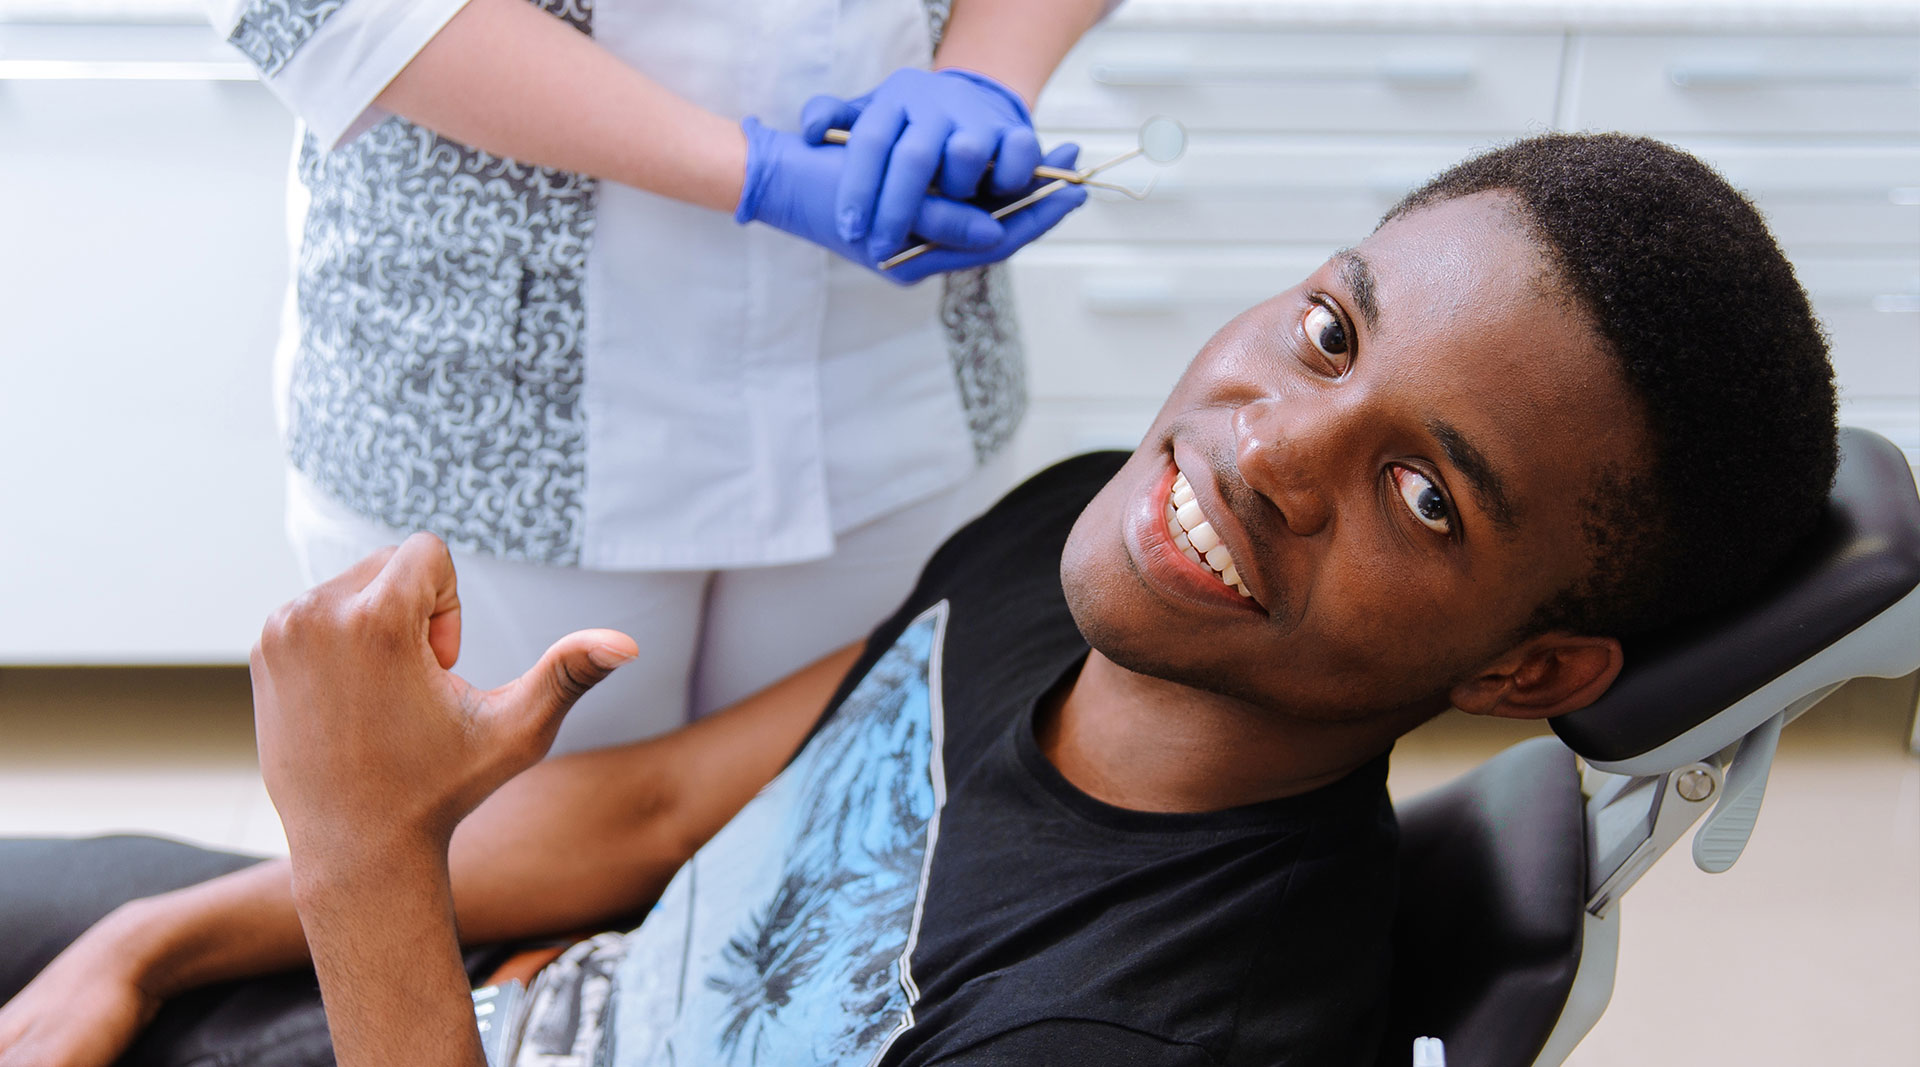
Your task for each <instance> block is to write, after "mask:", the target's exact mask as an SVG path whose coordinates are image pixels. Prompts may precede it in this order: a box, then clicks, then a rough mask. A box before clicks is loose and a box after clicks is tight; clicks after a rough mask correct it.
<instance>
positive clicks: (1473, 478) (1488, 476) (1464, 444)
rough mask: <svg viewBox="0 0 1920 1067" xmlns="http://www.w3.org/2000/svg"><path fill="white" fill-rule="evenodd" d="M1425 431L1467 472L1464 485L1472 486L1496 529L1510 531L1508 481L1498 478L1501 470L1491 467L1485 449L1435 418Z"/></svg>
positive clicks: (1474, 494)
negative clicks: (1481, 449)
mask: <svg viewBox="0 0 1920 1067" xmlns="http://www.w3.org/2000/svg"><path fill="white" fill-rule="evenodd" d="M1427 432H1428V433H1431V434H1433V436H1434V439H1435V440H1437V441H1439V442H1440V448H1441V449H1442V450H1443V451H1445V452H1446V454H1447V461H1448V462H1449V463H1452V464H1453V466H1454V467H1455V468H1456V469H1458V470H1459V471H1460V473H1461V474H1463V475H1465V476H1466V479H1467V485H1468V487H1469V488H1471V489H1472V490H1473V496H1474V499H1475V500H1477V501H1479V502H1480V509H1481V510H1482V511H1485V512H1486V513H1487V515H1488V517H1489V518H1491V519H1492V520H1493V525H1494V526H1495V527H1497V528H1498V529H1501V530H1505V531H1507V532H1509V533H1511V532H1512V531H1513V530H1514V528H1515V526H1516V523H1515V521H1514V514H1513V502H1512V500H1510V499H1509V498H1508V496H1507V483H1506V482H1504V481H1502V480H1501V478H1500V472H1499V471H1496V470H1494V469H1493V464H1492V463H1489V462H1488V461H1487V456H1486V453H1484V452H1482V451H1480V450H1479V449H1477V448H1475V447H1473V442H1471V441H1468V440H1467V439H1466V437H1465V436H1463V435H1462V434H1461V433H1460V431H1459V430H1458V429H1455V428H1454V427H1453V426H1452V425H1450V424H1448V423H1445V422H1442V421H1440V420H1439V419H1435V420H1433V421H1431V422H1429V423H1427Z"/></svg>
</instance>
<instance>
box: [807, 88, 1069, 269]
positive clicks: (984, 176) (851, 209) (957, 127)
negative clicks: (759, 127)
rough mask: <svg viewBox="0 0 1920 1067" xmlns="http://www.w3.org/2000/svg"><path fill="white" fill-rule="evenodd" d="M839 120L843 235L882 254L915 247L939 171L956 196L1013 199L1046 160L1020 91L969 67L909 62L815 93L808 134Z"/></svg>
mask: <svg viewBox="0 0 1920 1067" xmlns="http://www.w3.org/2000/svg"><path fill="white" fill-rule="evenodd" d="M835 127H844V128H847V129H848V130H849V137H848V140H847V156H848V159H847V167H846V170H845V171H844V172H843V173H842V174H841V177H840V188H839V191H838V195H837V197H836V199H835V203H836V205H837V224H838V228H839V232H840V236H841V238H843V239H844V240H848V241H857V240H860V239H862V238H865V239H866V240H867V241H868V250H869V252H870V253H871V254H872V255H873V256H874V258H875V259H884V258H886V257H887V256H890V255H892V254H893V253H895V252H898V251H899V250H900V249H901V248H903V247H905V246H906V245H907V243H908V241H907V234H908V231H910V230H912V229H913V228H914V211H915V210H916V208H915V205H916V204H917V203H918V202H919V200H920V198H921V197H922V196H923V195H924V194H925V193H926V191H927V189H928V188H929V187H931V186H932V185H933V183H934V180H935V177H936V176H937V177H938V179H939V192H940V194H941V195H942V196H945V197H947V198H949V199H952V200H972V199H975V198H977V197H980V196H982V195H991V196H996V197H1008V196H1012V195H1013V194H1014V193H1016V192H1018V191H1020V190H1022V189H1026V188H1029V187H1030V186H1031V184H1032V181H1033V168H1034V167H1035V166H1038V165H1039V163H1040V161H1041V155H1040V140H1039V138H1038V136H1036V135H1035V134H1034V132H1033V117H1032V116H1031V115H1029V114H1028V113H1027V105H1026V103H1025V102H1024V101H1022V100H1021V99H1020V94H1018V93H1016V92H1014V91H1013V90H1011V89H1009V88H1007V87H1006V86H1004V85H1001V84H1000V83H999V82H997V81H994V80H993V79H992V78H989V77H987V76H986V75H984V74H976V73H974V72H973V71H969V70H955V69H948V70H933V71H929V70H920V69H918V68H915V67H908V68H905V69H903V70H896V71H894V72H893V73H892V74H889V75H888V76H887V79H886V80H885V81H883V82H881V83H880V85H879V86H878V87H877V88H875V89H874V90H873V91H872V92H870V93H868V94H866V95H865V96H860V97H855V98H854V99H852V100H841V99H839V98H837V97H832V96H816V97H814V98H813V99H812V100H810V101H808V102H807V106H806V107H805V108H804V109H803V110H802V111H801V112H800V132H801V134H802V136H804V137H806V139H807V140H809V141H813V142H815V143H818V142H820V141H821V140H822V139H823V138H824V137H825V136H826V132H827V130H829V129H831V128H835ZM989 163H991V164H992V165H993V170H992V173H991V175H989V174H988V170H987V165H988V164H989ZM922 236H927V235H926V234H922ZM942 243H944V242H942Z"/></svg>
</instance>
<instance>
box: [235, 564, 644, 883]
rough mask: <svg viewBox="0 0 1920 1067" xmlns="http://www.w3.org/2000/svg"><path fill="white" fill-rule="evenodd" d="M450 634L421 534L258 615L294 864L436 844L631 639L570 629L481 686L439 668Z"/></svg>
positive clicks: (261, 676) (541, 742)
mask: <svg viewBox="0 0 1920 1067" xmlns="http://www.w3.org/2000/svg"><path fill="white" fill-rule="evenodd" d="M459 650H460V598H459V595H458V592H457V590H456V586H455V582H454V570H453V561H452V559H451V558H450V557H449V556H448V555H447V550H446V546H445V545H443V544H441V542H440V540H439V539H438V538H436V537H433V536H431V535H429V534H415V535H414V536H412V537H410V538H408V539H407V540H406V542H405V543H404V544H402V545H400V546H399V548H397V549H387V550H385V551H382V552H379V553H375V554H374V555H372V556H369V557H367V558H366V559H364V560H362V561H360V562H359V563H358V564H356V565H355V566H354V567H353V568H352V569H350V570H348V571H347V572H346V573H345V574H342V575H340V576H339V577H337V578H334V579H333V580H331V581H329V582H326V583H325V584H323V585H320V586H318V587H316V588H314V589H313V590H311V591H309V592H308V593H306V594H305V595H303V596H301V597H300V598H299V599H297V600H295V601H293V602H292V603H290V604H288V605H286V606H285V607H283V608H281V609H280V610H279V611H277V612H275V613H274V615H273V617H272V618H270V619H269V620H268V621H267V625H266V627H265V629H264V630H263V631H262V633H261V635H260V641H259V643H258V644H257V645H255V646H254V649H253V655H252V659H251V664H252V671H253V700H254V724H255V729H256V732H257V734H258V738H259V744H260V770H261V774H262V776H263V777H264V778H265V779H266V785H267V793H268V795H269V796H271V797H272V798H273V803H274V807H275V808H277V809H279V812H280V818H281V821H282V822H283V823H284V825H285V827H286V832H287V841H288V844H289V846H290V847H291V849H292V852H293V858H294V863H295V868H296V870H298V869H300V868H301V867H302V866H303V865H304V866H308V867H309V868H311V867H312V866H314V865H323V866H324V865H329V864H332V863H336V862H337V863H352V862H355V861H357V860H362V859H366V858H377V857H380V856H382V855H385V854H387V853H388V852H390V851H392V850H395V849H397V850H400V852H403V853H412V854H416V855H418V854H423V853H424V852H437V854H438V855H439V856H440V857H441V858H442V859H444V857H445V848H446V845H447V842H448V840H449V839H450V838H451V836H452V834H453V829H454V826H455V825H456V824H457V823H458V822H459V821H460V820H461V819H462V818H463V817H464V816H466V814H467V813H468V812H470V811H472V810H473V808H474V807H476V806H477V805H478V804H479V803H480V802H481V801H482V800H484V799H485V798H486V797H487V795H488V794H490V793H492V792H493V791H494V790H495V789H497V788H499V786H500V785H501V784H502V783H504V782H506V780H507V779H509V778H511V777H513V776H514V775H516V774H518V773H519V772H520V771H522V770H525V769H526V768H528V767H530V766H532V765H533V764H534V763H536V762H538V761H539V759H540V758H541V756H543V755H545V753H546V751H547V749H548V747H549V746H551V745H552V743H553V737H554V734H555V732H556V731H557V730H558V729H559V726H560V719H561V716H563V715H564V714H565V713H566V711H567V709H568V708H570V707H572V706H573V703H574V702H575V701H576V700H578V699H579V698H580V697H581V695H582V694H584V693H585V692H586V691H587V690H588V689H589V688H591V687H592V686H593V685H594V684H595V683H596V682H598V681H600V680H601V679H602V678H604V677H606V676H607V675H608V674H609V673H611V672H612V671H613V669H614V668H615V667H618V666H619V665H620V664H621V663H624V662H626V661H627V660H629V659H631V658H633V657H634V656H635V655H636V654H638V649H637V647H636V646H635V645H634V642H633V639H632V638H630V637H628V636H626V635H625V634H622V633H618V632H616V631H613V630H583V631H580V632H578V633H573V634H569V635H568V636H566V637H563V638H561V639H560V640H559V641H557V642H555V643H554V645H553V647H551V648H549V649H548V650H547V652H546V654H545V655H544V656H542V657H541V658H540V661H539V662H538V663H537V664H535V665H534V666H533V668H532V669H531V670H529V671H528V672H527V673H526V674H524V675H522V676H521V677H519V678H518V679H516V680H514V681H512V682H509V683H507V684H506V685H503V686H501V687H500V688H498V689H492V690H484V691H483V690H479V689H475V688H474V687H473V686H470V685H468V684H467V683H466V682H465V681H464V680H462V679H461V678H459V677H458V676H456V675H454V674H453V673H452V672H451V669H450V668H451V667H452V666H453V663H454V660H455V658H456V657H457V656H458V654H459Z"/></svg>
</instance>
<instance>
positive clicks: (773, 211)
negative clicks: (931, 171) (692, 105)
mask: <svg viewBox="0 0 1920 1067" xmlns="http://www.w3.org/2000/svg"><path fill="white" fill-rule="evenodd" d="M740 128H741V129H742V130H744V131H745V132H746V135H747V173H746V180H745V181H744V182H743V183H742V185H741V189H740V205H739V207H738V208H737V209H735V211H734V214H733V217H734V221H736V222H740V223H747V222H752V221H759V222H764V223H766V224H768V225H769V226H773V227H775V228H776V229H781V230H785V231H786V232H788V233H790V234H793V235H794V236H796V237H801V238H804V239H806V240H808V241H811V242H813V243H814V244H817V245H819V246H821V247H822V248H825V249H827V250H828V251H830V252H833V253H835V254H836V255H839V256H843V257H845V258H847V259H850V260H852V261H853V262H855V263H858V264H860V265H862V266H864V267H868V268H870V269H873V270H876V271H879V268H878V262H879V260H880V259H882V258H884V257H881V256H875V255H872V254H870V252H869V247H870V246H869V245H868V243H867V242H864V241H847V240H844V239H842V238H841V237H840V234H839V231H838V228H837V227H836V226H835V224H834V190H835V189H836V188H837V186H838V183H839V181H840V174H841V171H842V169H843V168H844V167H845V165H846V158H847V150H846V149H845V148H844V147H842V146H840V145H831V144H829V145H816V144H809V143H808V142H807V141H806V140H804V139H803V138H801V136H800V135H799V134H796V133H783V132H781V131H778V130H769V129H767V128H766V127H765V126H762V125H761V124H760V123H759V121H758V120H756V119H753V118H748V119H747V120H746V121H744V122H742V123H741V124H740ZM1078 154H1079V149H1078V148H1076V147H1075V146H1074V145H1071V144H1066V145H1061V146H1060V147H1058V148H1056V149H1054V151H1053V152H1052V154H1050V155H1049V156H1048V157H1047V161H1048V162H1050V163H1052V164H1053V165H1055V166H1062V167H1071V166H1073V162H1074V159H1075V157H1076V156H1077V155H1078ZM1029 169H1031V168H1029ZM1038 184H1039V183H1037V182H1032V181H1031V180H1029V182H1028V183H1026V186H1025V187H1023V189H1022V191H1024V188H1026V187H1033V186H1037V185H1038ZM1086 199H1087V192H1086V190H1085V189H1083V188H1081V187H1079V186H1070V187H1068V188H1066V189H1062V190H1060V191H1059V192H1057V193H1055V194H1053V195H1052V196H1049V197H1047V198H1046V199H1044V200H1041V201H1039V202H1038V203H1036V204H1033V205H1031V206H1029V207H1026V208H1022V209H1021V210H1019V211H1016V212H1014V213H1013V214H1011V215H1009V216H1007V217H1006V219H1005V220H1003V221H995V220H994V219H993V217H992V216H991V215H989V214H988V213H987V212H986V211H985V210H983V209H981V208H980V207H978V206H975V205H973V204H962V203H959V202H957V201H953V200H948V199H945V198H944V197H939V196H934V195H931V194H929V193H927V192H926V191H925V190H924V189H923V190H922V191H921V194H920V203H919V204H918V205H917V208H916V211H915V214H914V221H913V224H912V233H913V235H914V237H915V239H916V241H917V240H927V241H932V242H933V243H935V244H936V245H940V246H941V247H939V248H936V249H934V250H932V251H930V252H928V253H926V254H924V255H921V256H917V257H915V258H914V259H911V260H909V261H907V262H906V263H903V264H901V265H900V266H898V267H896V268H894V269H892V270H887V271H879V274H880V276H881V277H883V278H886V279H888V280H889V281H894V282H898V283H899V284H901V285H911V284H913V283H914V282H917V281H920V280H921V279H922V278H926V277H929V276H931V275H934V274H943V273H945V272H947V271H953V270H964V269H966V268H969V267H978V266H983V265H985V264H988V263H997V262H999V261H1000V260H1003V259H1005V258H1007V257H1008V256H1011V255H1013V254H1014V253H1015V252H1017V251H1019V250H1020V249H1021V247H1022V246H1024V245H1026V244H1027V243H1028V242H1030V241H1032V240H1033V239H1034V238H1036V237H1039V236H1040V235H1041V234H1043V233H1045V232H1047V231H1048V230H1050V229H1052V228H1053V226H1054V224H1055V223H1057V222H1059V221H1060V220H1061V219H1063V218H1065V217H1066V216H1067V213H1068V212H1070V211H1072V210H1073V209H1074V208H1076V207H1079V206H1080V205H1081V204H1083V203H1085V202H1086Z"/></svg>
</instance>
